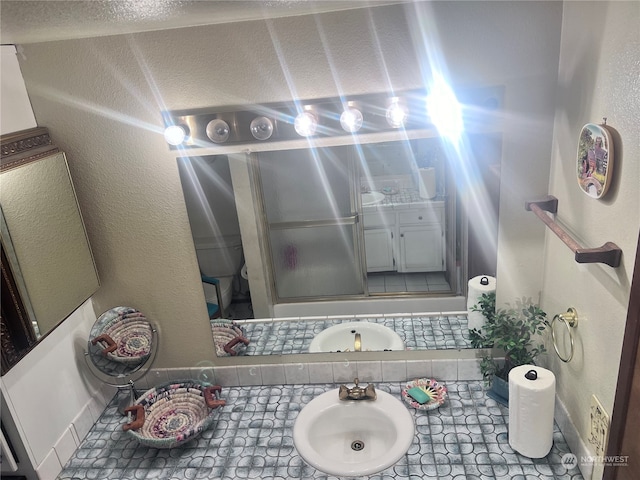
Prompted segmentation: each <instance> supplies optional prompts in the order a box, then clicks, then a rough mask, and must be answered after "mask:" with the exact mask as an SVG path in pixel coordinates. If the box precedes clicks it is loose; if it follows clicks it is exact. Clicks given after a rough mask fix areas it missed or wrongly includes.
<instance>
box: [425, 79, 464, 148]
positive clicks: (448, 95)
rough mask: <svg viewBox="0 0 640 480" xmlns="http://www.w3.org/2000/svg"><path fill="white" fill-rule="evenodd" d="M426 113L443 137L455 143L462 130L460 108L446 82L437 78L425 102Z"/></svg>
mask: <svg viewBox="0 0 640 480" xmlns="http://www.w3.org/2000/svg"><path fill="white" fill-rule="evenodd" d="M426 107H427V113H428V114H429V117H431V121H432V122H433V124H434V125H435V126H436V129H437V130H438V132H439V133H440V135H442V136H443V137H446V138H448V139H449V140H451V141H453V142H457V141H458V140H459V138H460V135H461V134H462V130H463V129H464V124H463V121H462V107H461V106H460V103H458V99H457V98H456V95H455V93H454V92H453V90H452V89H451V87H450V86H449V85H448V84H447V83H446V81H445V80H444V79H443V78H442V77H441V76H438V77H436V78H435V80H434V83H433V87H432V89H431V91H430V92H429V95H428V96H427V100H426Z"/></svg>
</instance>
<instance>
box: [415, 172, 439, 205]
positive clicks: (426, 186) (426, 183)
mask: <svg viewBox="0 0 640 480" xmlns="http://www.w3.org/2000/svg"><path fill="white" fill-rule="evenodd" d="M418 184H419V192H420V198H433V197H435V196H436V193H437V192H436V169H435V168H433V167H427V168H421V169H419V170H418Z"/></svg>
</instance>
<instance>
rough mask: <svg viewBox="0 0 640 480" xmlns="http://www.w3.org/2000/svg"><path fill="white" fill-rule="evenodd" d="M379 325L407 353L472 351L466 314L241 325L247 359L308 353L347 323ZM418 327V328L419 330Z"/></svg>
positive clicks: (392, 316)
mask: <svg viewBox="0 0 640 480" xmlns="http://www.w3.org/2000/svg"><path fill="white" fill-rule="evenodd" d="M354 321H364V322H373V323H380V324H382V325H384V326H386V327H389V328H390V329H392V330H393V331H394V332H396V333H397V334H398V335H400V337H401V338H402V340H403V341H404V343H405V346H406V348H407V350H425V349H428V350H436V349H440V350H442V349H459V348H471V340H469V328H468V325H467V323H468V320H467V315H466V313H460V314H457V313H454V314H440V315H426V314H424V315H421V314H415V315H404V316H398V315H388V316H384V317H371V318H358V319H355V318H345V319H335V318H332V319H328V318H327V319H313V320H305V319H304V317H303V319H302V320H301V321H265V322H259V321H256V320H253V321H251V322H247V323H242V321H240V322H239V323H241V324H242V327H243V328H244V329H245V333H246V335H245V336H246V337H247V338H248V339H249V341H250V343H249V345H248V346H247V349H246V352H245V354H246V355H280V354H285V353H306V352H308V351H309V345H311V341H312V340H313V339H314V338H315V336H316V335H318V334H319V333H320V332H321V331H323V330H324V329H326V328H329V327H331V326H333V325H337V324H339V323H344V322H354ZM416 327H419V328H416Z"/></svg>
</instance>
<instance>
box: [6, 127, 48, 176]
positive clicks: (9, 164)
mask: <svg viewBox="0 0 640 480" xmlns="http://www.w3.org/2000/svg"><path fill="white" fill-rule="evenodd" d="M0 144H1V146H0V172H4V171H5V170H9V169H11V168H16V167H19V166H21V165H25V164H27V163H30V162H33V161H35V160H39V159H41V158H43V157H47V156H49V155H52V154H54V153H57V152H59V149H58V147H56V146H55V145H53V144H52V143H51V137H50V135H49V131H48V130H47V129H46V128H45V127H36V128H30V129H28V130H21V131H19V132H15V133H10V134H8V135H2V136H0Z"/></svg>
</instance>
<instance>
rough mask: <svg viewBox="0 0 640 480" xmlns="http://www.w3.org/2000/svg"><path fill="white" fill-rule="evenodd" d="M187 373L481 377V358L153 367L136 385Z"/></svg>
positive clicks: (325, 379)
mask: <svg viewBox="0 0 640 480" xmlns="http://www.w3.org/2000/svg"><path fill="white" fill-rule="evenodd" d="M186 373H188V377H190V378H198V379H200V380H203V381H207V382H209V383H216V384H219V385H223V386H228V387H238V386H254V385H291V384H314V383H334V382H335V383H346V382H352V381H353V379H354V378H355V377H358V378H360V380H361V381H363V382H403V381H405V380H407V379H410V378H420V377H429V378H431V377H433V378H436V379H438V380H443V381H444V380H447V381H452V380H482V374H481V373H480V359H475V358H470V359H433V360H391V361H377V360H367V361H355V362H353V361H340V362H320V363H286V364H264V365H237V366H211V365H208V366H203V367H193V368H190V369H184V368H179V369H173V368H169V369H157V368H154V369H152V370H151V371H150V372H149V373H148V374H147V375H146V376H145V377H143V378H142V379H141V380H138V381H137V382H136V388H137V389H142V390H145V389H148V388H151V387H153V386H154V385H157V384H158V383H160V379H163V381H166V379H168V380H179V379H183V378H185V374H186Z"/></svg>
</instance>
